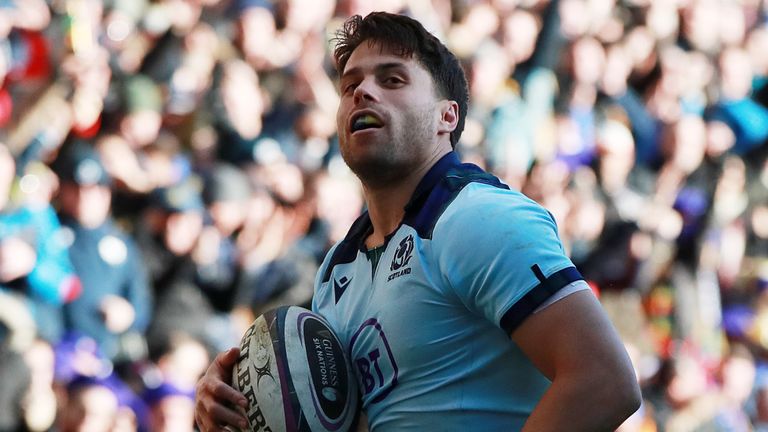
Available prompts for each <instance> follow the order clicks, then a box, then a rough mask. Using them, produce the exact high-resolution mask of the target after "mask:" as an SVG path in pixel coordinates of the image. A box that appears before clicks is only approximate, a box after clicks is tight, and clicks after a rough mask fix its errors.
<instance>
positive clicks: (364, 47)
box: [344, 40, 426, 74]
mask: <svg viewBox="0 0 768 432" xmlns="http://www.w3.org/2000/svg"><path fill="white" fill-rule="evenodd" d="M383 63H388V64H391V63H399V64H402V65H403V66H404V67H406V68H414V69H421V70H423V71H424V72H425V73H426V69H424V67H423V66H422V65H421V64H420V63H419V62H418V61H416V57H415V55H403V54H402V53H401V52H399V50H398V49H397V48H393V47H388V46H384V45H382V44H380V43H377V42H374V41H370V40H366V41H363V42H362V43H361V44H360V45H358V47H357V48H355V50H354V51H353V52H352V55H350V56H349V60H348V61H347V64H346V65H345V66H344V73H345V74H346V73H347V72H349V71H350V70H351V69H353V68H357V69H366V68H373V67H376V66H377V65H380V64H383Z"/></svg>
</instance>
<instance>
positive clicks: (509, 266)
mask: <svg viewBox="0 0 768 432" xmlns="http://www.w3.org/2000/svg"><path fill="white" fill-rule="evenodd" d="M433 245H434V246H433V247H434V248H435V259H436V261H437V262H436V265H437V266H438V269H439V272H440V275H441V276H440V277H442V278H443V282H444V284H445V286H446V287H447V288H446V289H449V290H452V291H453V293H454V294H455V295H456V296H457V297H458V298H459V299H460V301H461V302H462V303H464V305H465V306H466V307H467V308H468V309H469V310H470V311H472V312H473V313H476V314H478V315H481V316H483V317H485V318H486V319H488V320H490V321H492V322H493V323H495V324H496V325H498V326H499V327H501V328H502V329H504V330H505V331H506V332H507V333H511V332H512V331H513V330H514V329H515V328H517V326H518V325H519V324H520V323H522V322H523V320H525V318H526V317H528V316H529V315H530V314H532V313H533V312H534V311H535V310H536V309H537V308H538V307H539V306H541V305H543V304H544V303H545V302H546V301H547V299H549V298H550V297H551V296H552V295H554V294H555V293H557V292H558V291H559V290H560V289H562V288H563V287H565V286H567V285H569V284H571V283H572V282H574V281H577V280H581V279H582V277H581V275H580V274H579V272H578V271H577V270H576V268H575V267H574V265H573V263H572V262H571V260H570V259H569V258H568V257H567V256H566V254H565V251H564V249H563V246H562V244H561V242H560V239H559V237H558V233H557V226H556V224H555V221H554V219H553V218H552V215H551V214H550V213H549V212H548V211H547V210H545V209H544V208H543V207H541V206H539V205H538V204H536V203H535V202H534V201H532V200H530V199H528V198H527V197H525V196H524V195H522V194H520V193H519V192H515V191H509V190H505V189H499V188H493V187H490V186H487V185H482V184H470V185H468V186H467V187H465V188H464V190H462V191H461V193H460V194H459V195H458V196H457V197H456V199H455V200H454V201H453V202H452V203H451V204H450V205H449V206H448V208H447V209H446V211H445V213H444V214H443V216H442V217H441V218H440V220H439V221H438V223H437V224H436V226H435V230H434V233H433Z"/></svg>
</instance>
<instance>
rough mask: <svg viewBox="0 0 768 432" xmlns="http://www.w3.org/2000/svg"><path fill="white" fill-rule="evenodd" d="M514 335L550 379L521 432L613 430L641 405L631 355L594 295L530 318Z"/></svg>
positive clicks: (565, 301)
mask: <svg viewBox="0 0 768 432" xmlns="http://www.w3.org/2000/svg"><path fill="white" fill-rule="evenodd" d="M511 336H512V339H513V340H514V341H515V343H517V345H518V346H520V348H521V349H522V350H523V351H524V352H525V354H526V355H527V356H528V357H529V358H530V359H531V361H532V362H533V364H534V365H535V366H536V367H538V368H539V370H540V371H541V372H542V373H543V374H544V375H545V376H547V378H549V379H550V380H552V385H551V387H550V388H549V389H548V390H547V392H546V393H545V394H544V397H543V398H542V399H541V401H540V402H539V404H538V405H537V407H536V408H535V409H534V411H533V413H532V414H531V416H530V417H529V418H528V421H527V422H526V424H525V427H524V428H523V431H536V432H546V431H563V430H568V431H574V432H576V431H589V432H595V431H613V430H615V429H616V428H617V427H618V426H619V425H620V424H621V423H622V422H623V421H624V420H625V419H626V418H627V417H629V416H630V415H631V414H632V413H633V412H635V411H636V410H637V408H638V407H639V406H640V390H639V387H638V385H637V381H636V379H635V374H634V370H633V369H632V365H631V363H630V361H629V357H628V356H627V353H626V351H625V350H624V347H623V345H622V343H621V340H620V339H619V336H618V334H617V333H616V331H615V330H614V328H613V325H612V324H611V322H610V321H609V320H608V318H607V316H606V315H605V313H604V312H603V310H602V307H601V306H600V303H599V302H598V301H597V299H596V298H595V297H594V295H593V294H592V293H591V292H589V291H579V292H576V293H574V294H571V295H569V296H567V297H565V298H564V299H562V300H560V301H558V302H556V303H554V304H552V305H550V306H549V307H547V308H545V309H544V310H542V311H539V312H538V313H535V314H533V315H531V316H529V317H528V318H527V319H526V320H525V321H524V322H523V323H522V324H521V325H520V327H518V328H517V329H515V330H514V331H513V332H512V334H511Z"/></svg>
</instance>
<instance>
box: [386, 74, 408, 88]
mask: <svg viewBox="0 0 768 432" xmlns="http://www.w3.org/2000/svg"><path fill="white" fill-rule="evenodd" d="M404 83H405V80H403V79H402V78H400V77H399V76H397V75H390V76H388V77H386V78H384V84H387V85H390V86H397V85H401V84H404Z"/></svg>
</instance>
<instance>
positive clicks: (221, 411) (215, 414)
mask: <svg viewBox="0 0 768 432" xmlns="http://www.w3.org/2000/svg"><path fill="white" fill-rule="evenodd" d="M210 414H211V415H210V417H211V420H213V421H214V422H215V423H216V424H219V425H221V426H234V427H236V428H240V429H246V428H248V420H247V419H246V418H245V415H244V414H242V413H240V412H238V411H235V410H232V409H230V408H227V407H225V406H224V405H219V404H216V405H213V406H212V407H211V411H210Z"/></svg>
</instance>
